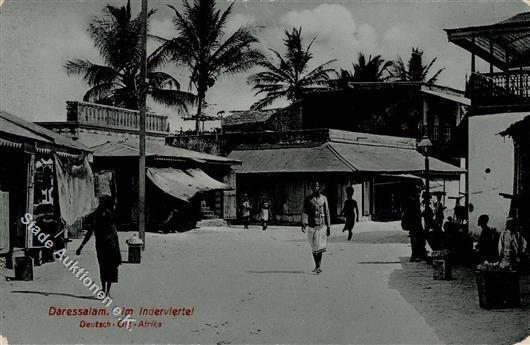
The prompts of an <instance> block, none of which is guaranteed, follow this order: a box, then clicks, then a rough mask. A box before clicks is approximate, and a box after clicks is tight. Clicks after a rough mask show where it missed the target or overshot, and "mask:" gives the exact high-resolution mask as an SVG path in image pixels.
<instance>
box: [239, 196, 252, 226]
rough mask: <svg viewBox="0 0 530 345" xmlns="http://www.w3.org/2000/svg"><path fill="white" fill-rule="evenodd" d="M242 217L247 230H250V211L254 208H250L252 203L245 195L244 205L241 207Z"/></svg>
mask: <svg viewBox="0 0 530 345" xmlns="http://www.w3.org/2000/svg"><path fill="white" fill-rule="evenodd" d="M241 207H242V210H241V217H242V218H243V225H244V227H245V229H248V223H249V222H250V210H251V209H252V207H251V206H250V201H249V200H248V195H247V194H245V195H243V204H242V205H241Z"/></svg>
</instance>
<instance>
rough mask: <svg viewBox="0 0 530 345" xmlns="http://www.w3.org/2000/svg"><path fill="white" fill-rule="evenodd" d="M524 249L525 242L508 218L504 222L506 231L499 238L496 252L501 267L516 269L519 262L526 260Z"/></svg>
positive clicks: (525, 246) (511, 220) (525, 247)
mask: <svg viewBox="0 0 530 345" xmlns="http://www.w3.org/2000/svg"><path fill="white" fill-rule="evenodd" d="M526 249H527V243H526V240H525V239H524V237H523V236H522V234H521V233H520V232H519V231H518V230H517V227H516V226H514V221H513V219H512V218H509V219H508V220H507V221H506V229H505V230H504V231H503V232H501V235H500V237H499V244H498V250H499V258H500V259H501V265H502V266H510V267H512V268H513V269H518V268H519V266H520V263H521V260H525V259H526Z"/></svg>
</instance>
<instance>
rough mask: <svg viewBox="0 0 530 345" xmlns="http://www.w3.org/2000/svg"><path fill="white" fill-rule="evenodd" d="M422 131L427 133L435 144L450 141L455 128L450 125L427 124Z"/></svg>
mask: <svg viewBox="0 0 530 345" xmlns="http://www.w3.org/2000/svg"><path fill="white" fill-rule="evenodd" d="M422 132H423V133H427V135H428V136H429V139H430V140H431V141H432V142H433V143H435V144H445V143H448V142H450V141H451V140H452V139H453V136H454V128H452V127H449V126H427V127H426V128H424V130H422Z"/></svg>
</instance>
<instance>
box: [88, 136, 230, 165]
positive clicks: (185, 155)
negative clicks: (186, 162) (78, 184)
mask: <svg viewBox="0 0 530 345" xmlns="http://www.w3.org/2000/svg"><path fill="white" fill-rule="evenodd" d="M138 147H139V145H138V141H135V140H126V141H120V142H113V141H109V142H107V143H105V144H102V145H98V146H94V147H93V148H92V149H93V150H94V156H95V157H138V156H139V148H138ZM145 155H146V156H147V157H160V158H182V159H191V160H196V161H205V162H213V163H231V164H237V163H239V161H237V160H234V159H230V158H225V157H220V156H215V155H210V154H207V153H202V152H197V151H192V150H186V149H182V148H178V147H175V146H170V145H160V144H156V143H153V142H148V141H146V143H145Z"/></svg>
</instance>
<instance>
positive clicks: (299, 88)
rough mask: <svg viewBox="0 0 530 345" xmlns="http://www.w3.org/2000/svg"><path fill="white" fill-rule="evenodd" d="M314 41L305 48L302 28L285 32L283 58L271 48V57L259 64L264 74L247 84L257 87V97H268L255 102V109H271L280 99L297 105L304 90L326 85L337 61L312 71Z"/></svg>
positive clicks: (253, 78)
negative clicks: (260, 95)
mask: <svg viewBox="0 0 530 345" xmlns="http://www.w3.org/2000/svg"><path fill="white" fill-rule="evenodd" d="M315 39H316V37H315V38H313V39H312V40H311V42H310V43H309V44H308V45H307V47H305V48H304V45H303V39H302V28H298V29H296V28H293V29H292V30H291V32H289V31H287V30H285V38H284V40H283V43H284V46H285V53H284V55H282V54H280V53H279V52H278V51H276V50H273V49H270V51H271V52H272V57H271V58H269V59H267V60H263V61H261V62H260V63H259V66H260V67H261V68H262V69H263V71H261V72H258V73H255V74H253V75H251V76H250V77H249V78H248V82H249V83H250V84H253V85H254V86H253V89H254V90H257V92H256V95H259V94H265V97H264V98H262V99H261V100H259V101H257V102H256V103H254V105H253V106H252V108H253V109H262V108H264V107H267V106H270V105H271V104H272V103H273V102H274V101H275V100H277V99H280V98H287V99H288V100H290V101H291V102H295V101H297V100H299V99H300V98H301V97H302V92H303V90H304V89H305V88H307V87H311V86H317V85H323V84H325V83H327V81H328V80H329V74H330V73H332V72H333V69H331V68H329V67H328V66H329V65H330V64H331V63H332V62H333V61H335V60H330V61H328V62H326V63H323V64H321V65H319V66H317V67H316V68H314V69H311V70H310V68H309V65H310V61H311V60H312V59H313V54H312V53H311V46H312V45H313V43H314V42H315Z"/></svg>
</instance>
